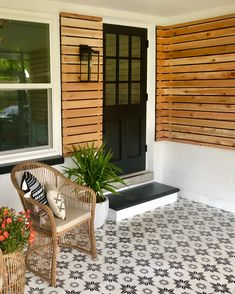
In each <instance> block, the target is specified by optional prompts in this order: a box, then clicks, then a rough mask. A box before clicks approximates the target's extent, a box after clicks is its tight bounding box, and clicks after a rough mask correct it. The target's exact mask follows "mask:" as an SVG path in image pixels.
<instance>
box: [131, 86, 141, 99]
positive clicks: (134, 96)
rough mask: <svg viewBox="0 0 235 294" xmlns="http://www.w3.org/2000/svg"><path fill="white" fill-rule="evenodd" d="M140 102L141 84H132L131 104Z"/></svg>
mask: <svg viewBox="0 0 235 294" xmlns="http://www.w3.org/2000/svg"><path fill="white" fill-rule="evenodd" d="M137 103H140V84H139V83H132V84H131V104H137Z"/></svg>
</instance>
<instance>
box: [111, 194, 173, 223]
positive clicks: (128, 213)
mask: <svg viewBox="0 0 235 294" xmlns="http://www.w3.org/2000/svg"><path fill="white" fill-rule="evenodd" d="M177 197H178V193H173V194H170V195H167V196H163V197H161V198H157V199H154V200H150V201H147V202H144V203H141V204H137V205H134V206H131V207H128V208H125V209H121V210H117V211H116V210H113V209H111V208H109V214H108V219H110V220H114V221H120V220H122V219H125V218H129V217H132V216H134V215H137V214H140V213H143V212H146V211H149V210H152V209H154V208H157V207H160V206H163V205H167V204H170V203H173V202H176V201H177Z"/></svg>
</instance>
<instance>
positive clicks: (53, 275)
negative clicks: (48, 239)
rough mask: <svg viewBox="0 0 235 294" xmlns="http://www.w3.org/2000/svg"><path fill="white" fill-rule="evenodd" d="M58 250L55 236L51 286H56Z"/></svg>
mask: <svg viewBox="0 0 235 294" xmlns="http://www.w3.org/2000/svg"><path fill="white" fill-rule="evenodd" d="M57 252H58V243H57V238H53V241H52V263H51V286H52V287H55V286H56V268H57Z"/></svg>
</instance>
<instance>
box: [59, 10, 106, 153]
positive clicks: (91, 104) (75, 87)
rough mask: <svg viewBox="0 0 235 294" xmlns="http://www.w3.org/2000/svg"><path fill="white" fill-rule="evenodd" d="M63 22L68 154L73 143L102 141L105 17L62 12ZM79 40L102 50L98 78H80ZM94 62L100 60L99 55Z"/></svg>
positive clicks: (63, 110)
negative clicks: (90, 79)
mask: <svg viewBox="0 0 235 294" xmlns="http://www.w3.org/2000/svg"><path fill="white" fill-rule="evenodd" d="M60 24H61V29H60V34H61V83H62V122H63V123H62V124H63V152H64V156H67V155H69V149H71V146H72V145H74V146H84V145H85V144H86V143H89V142H94V143H95V146H98V145H100V143H101V142H102V114H103V111H102V103H103V85H102V63H103V20H102V18H100V17H93V16H87V15H79V14H72V13H61V15H60ZM80 44H82V45H89V46H91V47H92V48H93V49H94V50H96V51H99V53H100V58H99V67H100V68H99V82H80V66H79V60H80V55H79V45H80ZM92 62H93V64H95V65H96V64H98V60H97V58H94V59H93V60H92Z"/></svg>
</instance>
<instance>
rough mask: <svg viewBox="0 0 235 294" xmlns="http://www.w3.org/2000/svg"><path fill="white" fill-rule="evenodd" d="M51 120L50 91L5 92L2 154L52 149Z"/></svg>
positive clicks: (0, 101) (1, 98)
mask: <svg viewBox="0 0 235 294" xmlns="http://www.w3.org/2000/svg"><path fill="white" fill-rule="evenodd" d="M50 115H51V114H50ZM48 116H49V113H48V91H47V90H9V91H1V92H0V138H1V140H0V151H9V150H14V149H23V148H30V147H38V146H48V145H49V138H48V128H49V127H48Z"/></svg>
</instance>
